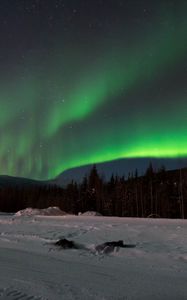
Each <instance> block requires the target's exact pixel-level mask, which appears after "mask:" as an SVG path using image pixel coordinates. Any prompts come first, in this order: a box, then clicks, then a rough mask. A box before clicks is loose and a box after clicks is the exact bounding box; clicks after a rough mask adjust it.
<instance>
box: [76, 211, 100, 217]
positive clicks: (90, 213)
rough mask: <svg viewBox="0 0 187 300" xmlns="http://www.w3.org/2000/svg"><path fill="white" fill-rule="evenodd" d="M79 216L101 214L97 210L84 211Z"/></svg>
mask: <svg viewBox="0 0 187 300" xmlns="http://www.w3.org/2000/svg"><path fill="white" fill-rule="evenodd" d="M81 216H90V217H95V216H102V215H101V214H100V213H98V212H97V211H86V212H84V213H83V214H81Z"/></svg>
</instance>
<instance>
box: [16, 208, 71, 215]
mask: <svg viewBox="0 0 187 300" xmlns="http://www.w3.org/2000/svg"><path fill="white" fill-rule="evenodd" d="M36 215H42V216H64V215H66V213H65V212H64V211H62V210H61V209H60V208H59V207H56V206H54V207H48V208H44V209H39V208H31V207H28V208H26V209H22V210H19V211H18V212H17V213H16V214H15V216H17V217H20V216H36Z"/></svg>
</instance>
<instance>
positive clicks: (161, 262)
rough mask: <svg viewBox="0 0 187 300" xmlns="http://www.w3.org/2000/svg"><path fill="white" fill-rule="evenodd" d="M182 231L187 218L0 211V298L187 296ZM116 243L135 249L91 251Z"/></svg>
mask: <svg viewBox="0 0 187 300" xmlns="http://www.w3.org/2000/svg"><path fill="white" fill-rule="evenodd" d="M186 233H187V220H166V219H132V218H114V217H108V218H107V217H100V218H98V217H93V216H91V217H90V216H70V215H64V216H41V215H40V216H36V215H35V214H34V215H27V216H26V217H25V215H23V216H22V215H20V216H15V215H8V214H7V215H0V266H1V272H0V300H19V299H20V300H63V299H65V300H72V299H77V300H94V299H97V300H106V299H107V300H113V299H114V300H127V299H128V300H135V299H140V300H141V299H143V300H148V299H153V300H157V299H159V300H160V299H161V300H162V299H164V300H167V299H168V300H176V299H179V300H183V299H187V285H186V278H187V251H186V249H187V234H186ZM61 238H66V239H68V240H73V241H74V242H75V243H78V244H80V245H82V246H83V247H82V248H81V249H67V250H63V249H62V250H61V249H60V248H59V247H56V246H54V243H55V242H56V241H57V240H59V239H61ZM118 240H123V241H124V243H125V244H132V245H136V247H135V248H119V249H114V251H113V252H110V253H109V254H105V253H98V252H97V251H96V247H97V246H98V245H100V244H102V243H104V242H107V241H118Z"/></svg>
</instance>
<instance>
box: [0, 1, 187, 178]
mask: <svg viewBox="0 0 187 300" xmlns="http://www.w3.org/2000/svg"><path fill="white" fill-rule="evenodd" d="M153 2H154V3H153ZM0 24H1V26H0V36H1V48H0V63H1V64H0V65H1V68H0V108H1V109H0V137H1V139H0V141H1V145H0V166H1V171H0V173H1V174H8V175H15V176H24V177H30V178H36V179H49V178H53V177H55V176H57V175H59V174H60V173H61V172H62V171H64V170H67V169H69V168H72V167H77V166H81V165H86V164H90V163H98V162H104V161H111V160H114V159H119V158H128V157H129V158H133V157H135V158H136V157H171V158H172V157H187V85H186V83H187V1H171V0H162V1H161V0H159V1H148V0H147V1H145V0H61V1H60V0H56V1H55V0H54V1H53V0H51V1H49V0H14V1H13V0H12V1H11V0H2V1H1V2H0Z"/></svg>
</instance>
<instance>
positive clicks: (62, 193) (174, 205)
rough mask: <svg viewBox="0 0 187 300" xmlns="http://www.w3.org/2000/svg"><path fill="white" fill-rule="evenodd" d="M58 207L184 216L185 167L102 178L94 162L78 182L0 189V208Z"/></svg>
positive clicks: (186, 203) (74, 210) (118, 213)
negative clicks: (64, 184) (62, 185)
mask: <svg viewBox="0 0 187 300" xmlns="http://www.w3.org/2000/svg"><path fill="white" fill-rule="evenodd" d="M49 206H58V207H59V208H60V209H61V210H64V211H66V212H67V213H72V214H78V213H79V212H82V213H83V212H85V211H90V210H93V211H97V212H99V213H101V214H102V215H105V216H119V217H138V218H139V217H160V218H187V169H179V170H173V171H166V170H165V168H164V167H161V168H160V169H158V170H154V169H153V167H152V164H150V165H149V166H148V168H147V170H146V172H145V174H144V175H143V176H139V175H138V171H137V170H136V171H135V172H134V173H132V174H129V175H128V177H127V178H125V177H124V176H118V175H112V176H111V178H110V180H108V181H106V180H104V179H103V178H102V177H101V176H100V174H99V173H98V170H97V167H96V166H95V165H94V166H93V167H92V169H91V171H90V173H89V175H88V176H85V177H84V179H83V180H82V182H81V183H77V182H75V181H72V182H70V183H69V184H68V185H67V186H66V187H59V186H56V185H36V186H35V185H32V186H22V187H20V186H11V187H1V188H0V211H5V212H16V211H18V210H21V209H24V208H27V207H33V208H46V207H49Z"/></svg>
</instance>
